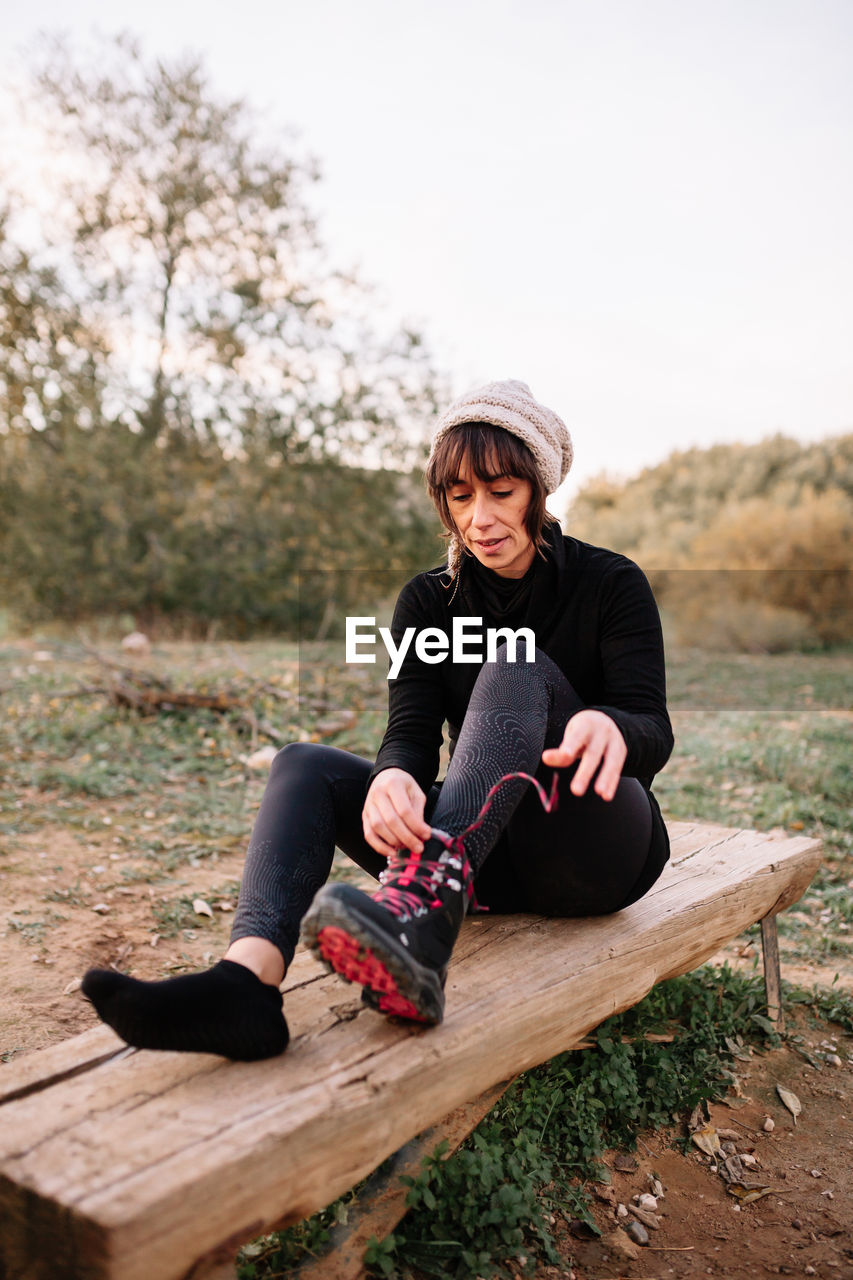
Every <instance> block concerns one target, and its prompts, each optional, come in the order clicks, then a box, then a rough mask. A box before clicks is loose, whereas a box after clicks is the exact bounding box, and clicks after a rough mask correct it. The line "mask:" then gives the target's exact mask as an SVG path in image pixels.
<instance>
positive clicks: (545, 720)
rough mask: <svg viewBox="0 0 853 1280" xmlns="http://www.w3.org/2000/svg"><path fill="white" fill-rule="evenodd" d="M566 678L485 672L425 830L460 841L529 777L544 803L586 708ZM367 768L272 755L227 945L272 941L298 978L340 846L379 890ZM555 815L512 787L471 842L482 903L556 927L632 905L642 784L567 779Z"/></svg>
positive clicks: (431, 799) (539, 662) (544, 668)
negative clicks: (315, 910)
mask: <svg viewBox="0 0 853 1280" xmlns="http://www.w3.org/2000/svg"><path fill="white" fill-rule="evenodd" d="M583 705H584V704H583V703H582V702H581V700H580V699H579V698H578V696H577V694H576V693H575V691H574V689H573V688H572V686H571V685H570V684H569V682H568V681H567V680H566V678H565V676H564V675H563V673H562V672H561V671H560V669H559V667H557V666H556V665H555V663H553V662H552V661H551V659H550V658H548V657H547V655H546V654H544V653H542V652H541V651H540V650H539V649H537V650H536V653H535V661H534V662H532V663H528V662H515V663H511V662H508V661H507V659H506V648H505V646H502V647H501V648H499V650H498V654H497V660H496V661H495V662H489V663H485V664H484V666H483V667H482V669H481V671H480V674H479V676H478V677H477V682H476V684H475V686H474V690H473V693H472V695H471V699H470V702H469V704H468V710H467V712H466V715H465V720H464V722H463V725H462V729H461V732H460V734H459V741H458V743H457V745H456V750H455V751H454V754H453V758H452V760H451V762H450V765H449V768H448V770H447V777H446V778H445V780H444V782H443V783H437V784H435V785H434V786H433V787H431V788H430V792H429V795H428V796H427V801H426V808H425V818H426V821H427V822H429V823H430V824H431V825H432V826H433V827H438V828H440V829H441V830H442V831H446V832H448V833H449V834H451V835H458V834H459V833H460V832H462V831H464V830H465V828H466V827H468V826H469V825H470V823H472V822H473V821H474V819H475V818H476V817H477V814H478V812H479V810H480V807H481V805H482V803H483V801H484V800H485V797H486V793H487V792H488V790H489V788H490V787H491V786H492V785H493V784H494V783H495V782H497V781H498V779H499V778H501V777H502V776H503V775H504V774H506V773H514V772H524V773H529V774H533V775H534V776H535V777H536V778H538V779H539V780H540V781H541V782H542V784H543V786H544V787H545V789H546V791H547V790H549V788H550V784H551V779H552V777H553V773H554V771H553V769H551V768H549V767H547V766H545V765H543V764H542V761H541V755H542V752H543V750H544V749H545V748H546V747H554V746H557V745H559V743H560V741H561V740H562V736H563V732H564V730H565V727H566V723H567V721H568V720H569V718H570V717H571V716H572V715H574V713H575V712H576V711H580V710H582V709H583ZM372 769H373V763H372V762H371V761H370V760H364V759H362V758H361V757H360V756H356V755H352V754H351V753H350V752H348V751H341V750H339V749H338V748H337V747H325V746H321V745H317V744H314V743H300V742H297V743H291V744H290V745H289V746H287V747H284V748H283V749H282V750H281V751H280V752H279V753H278V755H277V756H276V758H275V760H274V761H273V764H272V769H271V771H270V777H269V782H268V783H267V788H266V791H265V792H264V796H263V800H262V802H261V808H260V811H259V813H258V817H257V821H256V823H255V827H254V831H253V832H252V838H251V841H250V843H249V850H248V854H247V857H246V866H245V870H244V874H243V882H242V885H241V888H240V900H239V903H238V906H237V911H236V914H235V917H234V926H233V929H232V932H231V941H232V942H234V941H236V939H237V938H246V937H261V938H267V939H268V940H269V941H270V942H273V943H275V945H276V946H277V947H278V948H279V949H280V951H281V953H282V955H283V957H284V962H285V965H289V964H290V961H291V959H292V958H293V952H294V949H295V947H296V942H297V939H298V937H299V925H300V921H301V920H302V917H303V916H304V914H305V912H306V911H307V910H308V908H309V906H310V905H311V901H312V899H313V897H314V894H315V893H316V892H317V890H318V889H319V888H320V887H321V885H323V884H325V882H326V879H327V878H328V875H329V872H330V870H331V866H332V858H333V855H334V851H335V846H336V845H337V846H338V847H339V848H340V849H342V850H343V852H344V853H346V854H347V855H348V856H349V857H350V858H352V859H353V861H354V862H357V863H358V865H359V866H360V867H363V868H364V870H365V871H368V872H369V873H370V874H371V875H372V876H374V877H377V878H378V876H379V873H380V872H381V871H382V869H383V868H384V866H385V858H384V857H383V856H382V854H380V853H377V852H376V851H375V850H374V849H372V848H371V847H370V845H369V844H368V843H367V841H366V840H365V838H364V833H363V831H362V825H361V811H362V808H363V806H364V800H365V796H366V794H367V786H368V779H369V777H370V774H371V772H372ZM558 772H559V774H560V788H559V798H558V805H557V808H556V809H555V810H554V811H553V812H552V813H550V814H546V813H545V811H544V809H543V808H542V805H541V803H540V800H539V797H538V795H537V794H536V790H535V788H534V787H532V786H531V785H530V784H529V783H527V782H525V781H523V780H514V781H511V782H507V783H505V784H504V785H503V786H502V787H501V788H500V790H499V791H498V792H497V794H496V796H495V797H494V800H493V802H492V805H491V807H490V809H489V812H488V814H487V816H486V818H485V821H484V822H483V824H482V826H480V827H479V828H478V829H477V830H476V831H474V832H472V833H471V834H470V835H469V836H467V837H466V838H465V850H466V852H467V854H468V858H469V860H470V862H471V865H472V867H473V868H474V871H475V881H474V891H475V895H476V899H477V901H478V902H479V904H480V905H481V906H488V907H489V908H490V909H491V910H492V911H499V912H518V911H532V912H536V913H539V914H544V915H551V916H581V915H601V914H605V913H607V912H611V911H615V910H618V909H619V908H620V907H622V906H624V905H625V904H626V903H627V902H629V901H632V900H633V899H632V897H631V891H632V889H633V888H634V886H635V885H636V884H637V883H638V881H640V880H641V879H642V878H643V872H644V869H645V867H646V861H647V858H648V855H649V848H650V843H651V839H652V811H651V802H650V800H649V796H648V794H647V792H646V791H645V790H644V788H643V787H642V785H641V784H640V783H639V782H638V781H637V779H636V778H622V779H621V780H620V783H619V786H618V788H617V790H616V794H615V796H614V797H613V799H612V800H609V801H605V800H602V799H601V798H600V797H599V796H597V795H595V794H594V793H593V791H592V788H591V787H590V788H588V790H587V794H586V795H584V796H574V795H572V793H571V792H570V790H569V786H568V784H569V781H570V778H571V775H572V772H573V767H572V768H570V769H561V770H559V771H558Z"/></svg>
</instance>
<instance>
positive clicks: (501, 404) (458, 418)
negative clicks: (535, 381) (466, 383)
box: [432, 378, 573, 493]
mask: <svg viewBox="0 0 853 1280" xmlns="http://www.w3.org/2000/svg"><path fill="white" fill-rule="evenodd" d="M483 422H485V423H489V425H491V426H493V427H503V429H504V431H509V432H510V433H511V434H512V435H514V436H517V437H518V439H519V440H523V441H524V443H525V444H526V445H527V447H528V449H529V450H530V452H531V453H532V454H533V457H534V459H535V461H536V469H537V471H538V472H539V475H540V476H541V478H542V482H543V484H544V485H545V491H546V493H553V492H554V490H555V489H558V488H559V487H560V485H561V484H562V482H563V481H564V480H565V478H566V476H567V475H568V472H569V467H570V466H571V465H572V457H573V452H572V440H571V436H570V435H569V432H568V428H567V427H566V424H565V423H564V422H563V420H562V418H558V417H557V415H556V413H554V411H553V410H552V409H546V407H545V405H544V404H540V403H539V401H538V400H534V398H533V392H532V391H531V390H530V388H529V387H528V385H527V383H526V382H518V381H516V380H515V379H514V378H510V379H508V380H507V381H506V382H489V383H487V384H486V386H485V387H478V388H477V390H476V391H469V392H468V394H467V395H464V396H462V397H461V398H460V399H459V400H457V401H455V403H454V404H452V405H451V406H450V408H449V409H447V410H445V412H444V413H443V414H442V415H441V417H440V418H439V420H438V427H437V429H436V433H435V435H434V437H433V441H432V449H433V452H434V451H435V446H436V445H437V444H438V442H439V440H441V439H442V438H443V437H444V436H446V435H447V433H448V431H452V430H453V428H454V427H460V426H462V425H463V424H464V423H483Z"/></svg>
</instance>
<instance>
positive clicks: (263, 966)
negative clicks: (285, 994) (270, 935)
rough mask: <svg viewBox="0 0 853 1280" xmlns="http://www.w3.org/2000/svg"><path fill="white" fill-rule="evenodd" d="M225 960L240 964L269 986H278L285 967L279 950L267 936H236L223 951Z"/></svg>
mask: <svg viewBox="0 0 853 1280" xmlns="http://www.w3.org/2000/svg"><path fill="white" fill-rule="evenodd" d="M223 959H225V960H233V961H234V963H235V964H242V965H244V966H245V967H246V968H247V969H251V971H252V973H254V974H256V975H257V977H259V978H260V980H261V982H266V983H268V984H269V985H270V986H271V987H278V986H280V985H281V982H282V980H283V978H284V974H285V968H284V960H283V959H282V955H281V952H280V951H279V949H278V947H277V946H276V945H275V943H274V942H270V941H269V940H268V939H267V938H238V939H237V940H236V941H235V942H232V943H231V946H230V947H229V948H228V950H227V951H226V952H225V955H224V957H223Z"/></svg>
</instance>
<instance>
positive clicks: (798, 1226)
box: [791, 1218, 803, 1231]
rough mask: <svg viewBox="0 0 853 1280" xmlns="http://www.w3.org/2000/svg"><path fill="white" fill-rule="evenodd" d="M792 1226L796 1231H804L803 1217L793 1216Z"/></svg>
mask: <svg viewBox="0 0 853 1280" xmlns="http://www.w3.org/2000/svg"><path fill="white" fill-rule="evenodd" d="M791 1226H792V1227H793V1228H794V1230H795V1231H802V1229H803V1223H802V1219H801V1218H792V1219H791Z"/></svg>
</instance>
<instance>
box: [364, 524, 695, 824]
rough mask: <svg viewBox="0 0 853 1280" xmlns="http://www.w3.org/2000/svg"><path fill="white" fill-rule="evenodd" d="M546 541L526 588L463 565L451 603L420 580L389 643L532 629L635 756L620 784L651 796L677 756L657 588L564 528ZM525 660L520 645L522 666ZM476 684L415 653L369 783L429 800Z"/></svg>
mask: <svg viewBox="0 0 853 1280" xmlns="http://www.w3.org/2000/svg"><path fill="white" fill-rule="evenodd" d="M545 536H546V538H547V542H548V545H547V547H546V548H545V550H546V559H544V560H543V558H542V557H541V556H540V555H538V554H537V555H536V556H535V558H534V561H533V564H532V565H531V568H530V570H529V571H528V573H527V574H526V575H525V578H524V580H523V581H521V582H519V581H518V580H507V579H501V578H500V577H499V575H497V574H494V573H493V572H492V571H491V570H488V569H484V568H483V567H482V566H481V565H479V563H478V562H476V561H474V560H472V559H469V558H467V557H466V559H465V560H464V561H463V567H462V571H461V581H460V583H459V588H458V590H457V591H456V592H455V595H454V591H453V588H452V587H450V588H448V577H447V572H446V569H445V570H444V571H442V569H440V568H439V569H435V570H431V571H430V572H426V573H419V574H418V575H417V577H415V578H412V579H411V581H410V582H408V583H407V584H406V586H405V587H404V588H403V590H402V591H401V592H400V595H399V597H398V600H397V604H396V607H395V610H394V618H393V622H392V624H391V632H392V635H393V637H394V643H395V644H396V645H399V644H400V641H401V638H402V635H403V632H404V631H405V630H406V628H407V627H415V629H416V632H418V631H420V630H422V629H423V628H426V627H439V628H441V630H442V631H443V632H444V633H445V634H446V635H447V636H448V637H450V636H451V633H452V627H453V618H454V617H460V616H464V617H479V618H482V619H483V623H482V626H483V629H485V628H486V627H500V626H511V627H513V629H516V628H518V627H520V626H527V627H530V628H531V629H532V630H533V631H534V633H535V636H536V644H537V645H538V647H539V648H540V649H542V650H544V652H545V653H547V654H548V656H549V657H550V658H551V659H552V660H553V661H554V662H556V664H557V666H558V667H559V668H560V669H561V671H562V672H563V674H564V675H565V676H566V678H567V679H568V680H569V682H570V683H571V685H572V686H573V688H574V689H575V692H576V693H577V694H578V696H579V697H580V698H581V699H582V700H583V701H584V702H585V703H586V705H587V706H588V707H591V708H594V709H595V710H598V711H604V712H605V713H606V714H607V715H609V716H610V717H611V718H612V719H613V720H614V721H615V722H616V724H617V725H618V727H619V729H620V730H621V732H622V735H623V737H624V739H625V742H626V744H627V747H628V756H627V759H626V761H625V765H624V768H623V770H622V772H623V774H624V775H625V776H626V777H635V778H638V779H639V781H640V782H641V783H642V785H643V786H644V787H645V788H646V790H649V789H650V787H651V784H652V779H653V778H654V775H655V774H656V773H657V772H658V771H659V770H660V769H662V768H663V766H664V765H665V764H666V762H667V760H668V759H669V756H670V753H671V751H672V745H673V739H672V728H671V726H670V722H669V716H668V714H667V710H666V678H665V672H664V655H663V638H662V635H661V625H660V617H659V615H658V610H657V605H656V604H655V600H654V597H653V595H652V591H651V588H650V586H649V584H648V581H647V580H646V577H645V575H644V574H643V573H642V571H641V570H640V569H639V568H638V567H637V565H635V564H634V563H633V561H631V560H628V559H626V557H625V556H622V555H619V554H617V553H616V552H614V551H606V550H604V548H602V547H593V546H590V545H589V544H587V543H585V542H579V541H578V540H577V539H576V538H569V537H566V536H564V535H563V534H562V532H561V531H560V529H559V527H558V526H557V525H549V526H546V535H545ZM470 647H471V648H474V649H476V648H477V646H470ZM481 647H482V648H483V649H484V646H481ZM523 658H524V646H523V644H521V645H520V646H519V653H518V660H519V661H520V660H523ZM478 672H479V665H477V664H470V665H469V664H458V663H453V662H452V661H451V659H450V656H449V655H448V657H447V658H446V659H445V660H444V661H443V662H440V663H436V664H427V663H424V662H422V661H421V660H420V659H419V658H418V657H417V656H416V654H415V646H414V641H413V642H412V643H411V645H410V647H409V650H408V653H407V655H406V657H405V659H404V661H403V664H402V667H401V669H400V672H399V675H398V676H397V678H396V679H395V680H391V681H389V685H388V703H389V707H388V727H387V729H386V731H385V736H384V738H383V740H382V745H381V747H380V748H379V754H378V756H377V758H376V764H375V766H374V770H373V774H372V775H371V778H372V777H374V776H375V775H376V774H377V773H379V772H380V771H381V770H382V769H388V768H391V767H396V768H399V769H404V770H405V771H406V772H407V773H409V774H411V775H412V777H413V778H415V779H416V781H417V782H418V784H419V786H420V787H421V788H422V789H423V790H424V791H428V790H429V788H430V786H431V785H432V783H433V782H434V781H435V778H436V774H437V773H438V763H439V750H440V747H441V740H442V729H443V725H444V722H445V720H446V721H447V722H448V730H449V737H450V749H451V752H452V751H453V748H454V746H455V743H456V739H457V737H458V734H459V727H460V725H461V724H462V720H463V718H464V716H465V711H466V708H467V706H468V701H469V699H470V697H471V691H472V689H473V687H474V683H475V681H476V679H477V675H478ZM654 808H655V809H656V806H654ZM660 825H662V824H660ZM664 835H665V833H664Z"/></svg>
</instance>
